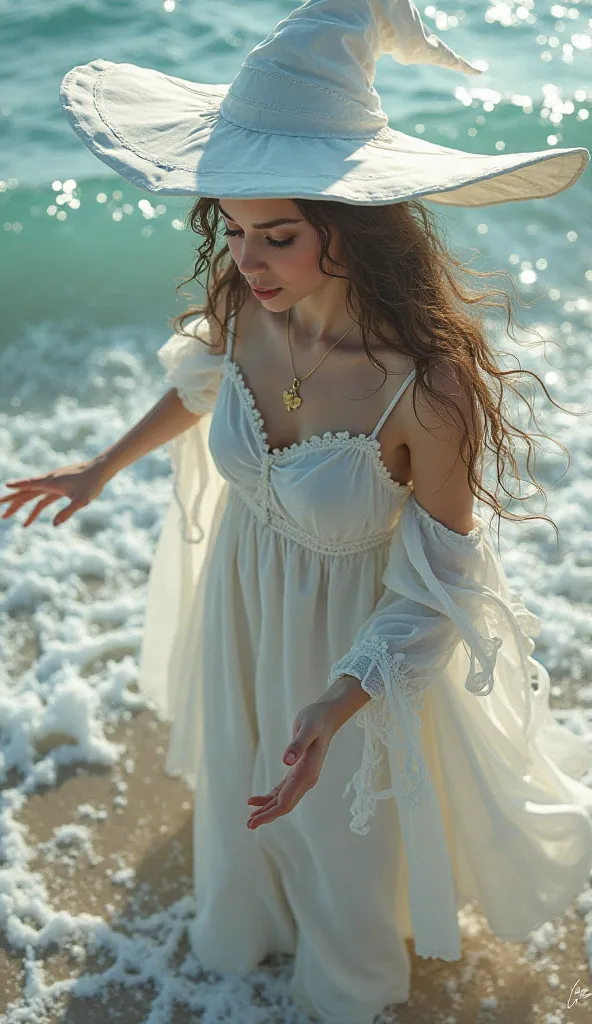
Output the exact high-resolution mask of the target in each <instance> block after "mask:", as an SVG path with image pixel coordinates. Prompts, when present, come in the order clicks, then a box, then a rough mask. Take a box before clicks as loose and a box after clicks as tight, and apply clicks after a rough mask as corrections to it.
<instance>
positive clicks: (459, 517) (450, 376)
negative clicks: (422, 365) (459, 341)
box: [402, 366, 475, 534]
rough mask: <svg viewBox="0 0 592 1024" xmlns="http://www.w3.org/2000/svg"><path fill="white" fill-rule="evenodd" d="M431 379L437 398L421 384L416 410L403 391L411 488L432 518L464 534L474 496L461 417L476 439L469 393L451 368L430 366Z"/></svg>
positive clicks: (470, 522) (404, 424) (467, 526)
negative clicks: (464, 445) (464, 446)
mask: <svg viewBox="0 0 592 1024" xmlns="http://www.w3.org/2000/svg"><path fill="white" fill-rule="evenodd" d="M429 384H430V387H431V388H432V389H433V390H434V391H435V392H436V395H437V396H440V397H435V396H434V395H432V394H428V393H427V392H425V391H424V390H423V388H420V389H419V391H418V395H417V401H416V409H414V408H413V403H412V402H411V399H410V396H408V394H407V392H405V396H404V397H405V398H406V399H407V401H406V403H405V412H404V417H403V423H402V431H403V433H404V436H405V443H406V445H407V447H408V449H409V459H410V463H411V476H412V479H413V489H414V493H415V497H416V499H417V501H418V502H419V504H420V505H421V506H422V507H423V508H424V509H425V510H426V511H427V512H429V514H430V515H431V516H432V517H433V518H434V519H437V520H438V521H439V522H440V523H442V524H443V525H444V526H447V527H448V528H449V529H450V530H453V531H454V532H456V533H461V534H466V533H468V532H469V531H470V530H472V528H473V525H474V522H473V499H474V495H473V491H472V489H471V487H470V484H469V480H468V472H467V465H466V463H465V461H464V458H463V457H462V454H461V452H462V444H463V439H464V436H465V427H464V424H463V417H464V420H465V421H466V424H467V427H468V429H469V431H470V432H471V434H472V435H473V439H475V432H474V430H473V425H472V424H473V420H472V408H471V401H470V396H469V395H468V394H467V393H466V391H465V390H464V388H463V387H462V386H461V382H460V379H459V377H458V376H457V374H456V373H455V371H454V369H450V368H449V367H440V366H438V367H434V368H432V369H431V370H430V374H429ZM408 391H411V389H410V388H409V389H408ZM443 398H444V399H445V401H443V400H442V399H443Z"/></svg>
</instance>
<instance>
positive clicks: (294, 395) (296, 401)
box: [283, 308, 356, 412]
mask: <svg viewBox="0 0 592 1024" xmlns="http://www.w3.org/2000/svg"><path fill="white" fill-rule="evenodd" d="M355 326H356V324H355V321H354V323H353V324H352V325H351V327H348V329H347V331H346V332H345V334H342V335H341V337H340V338H338V339H337V341H336V342H335V345H339V342H340V341H343V339H344V338H345V337H346V335H348V334H349V332H350V331H353V329H354V327H355ZM286 342H287V344H288V354H289V356H290V364H291V366H292V373H293V375H294V382H293V384H292V387H291V388H290V390H289V391H284V393H283V395H284V403H285V405H286V408H287V409H288V411H289V412H293V410H294V409H298V407H299V406H301V405H302V398H301V397H300V395H299V394H298V388H299V387H300V384H301V382H302V381H303V380H306V378H307V377H310V375H311V373H313V372H314V370H316V369H317V367H318V366H320V365H321V363H322V362H323V359H324V358H325V356H328V355H329V352H330V351H331V349H334V348H335V345H331V348H329V349H327V351H326V352H325V355H324V356H322V357H321V359H319V361H318V363H317V365H316V366H313V368H312V370H309V371H308V373H307V374H305V376H304V377H297V376H296V371H295V369H294V363H293V361H292V352H291V350H290V309H289V308H288V315H287V317H286Z"/></svg>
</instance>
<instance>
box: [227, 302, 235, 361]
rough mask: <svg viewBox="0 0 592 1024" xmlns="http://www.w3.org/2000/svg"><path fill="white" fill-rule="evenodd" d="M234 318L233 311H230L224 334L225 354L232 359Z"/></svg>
mask: <svg viewBox="0 0 592 1024" xmlns="http://www.w3.org/2000/svg"><path fill="white" fill-rule="evenodd" d="M235 318H236V314H235V313H231V314H230V316H229V318H228V333H227V336H226V355H227V356H228V358H229V359H232V346H233V344H234V321H235Z"/></svg>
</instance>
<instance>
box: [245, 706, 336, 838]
mask: <svg viewBox="0 0 592 1024" xmlns="http://www.w3.org/2000/svg"><path fill="white" fill-rule="evenodd" d="M334 735H335V719H334V715H333V714H332V712H331V709H330V708H329V706H328V705H326V704H323V703H316V704H307V706H306V707H305V708H303V709H302V711H301V712H300V714H299V715H297V716H296V719H295V720H294V727H293V730H292V742H291V743H290V744H289V746H288V747H287V748H286V752H285V754H284V763H285V764H291V761H290V760H289V757H290V754H292V755H293V756H294V767H293V768H291V769H290V771H289V772H288V774H287V775H286V777H285V778H284V779H282V781H281V782H279V783H278V784H277V786H274V787H273V789H272V790H271V791H270V792H269V793H268V794H267V796H252V797H249V799H248V800H247V803H248V804H253V805H255V807H256V808H258V810H254V811H253V812H252V813H251V815H250V817H249V820H248V822H247V828H250V829H254V828H257V827H258V826H259V825H265V824H267V822H269V821H274V820H275V818H279V817H280V816H281V815H283V814H288V813H289V812H290V811H292V810H293V809H294V807H296V804H297V803H299V802H300V800H301V799H302V797H303V796H304V794H305V793H308V791H309V789H312V787H313V786H314V785H315V784H316V782H317V781H318V779H319V775H320V773H321V767H322V765H323V761H324V760H325V755H326V753H327V750H328V749H329V744H330V742H331V740H332V738H333V736H334Z"/></svg>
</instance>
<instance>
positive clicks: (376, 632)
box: [329, 494, 540, 960]
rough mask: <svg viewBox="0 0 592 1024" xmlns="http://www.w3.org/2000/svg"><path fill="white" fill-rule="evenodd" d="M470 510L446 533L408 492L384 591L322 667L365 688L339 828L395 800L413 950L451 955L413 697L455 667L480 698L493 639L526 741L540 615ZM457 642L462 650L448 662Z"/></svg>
mask: <svg viewBox="0 0 592 1024" xmlns="http://www.w3.org/2000/svg"><path fill="white" fill-rule="evenodd" d="M474 520H475V521H476V524H477V525H476V526H475V527H474V528H473V529H472V530H471V532H470V533H468V534H459V533H456V532H455V531H453V530H450V529H448V527H446V526H444V525H443V524H442V523H440V522H438V521H437V520H435V519H434V518H433V517H432V516H431V515H430V514H429V513H428V512H427V510H426V509H424V508H423V507H422V506H421V505H420V504H419V502H418V501H417V500H416V498H415V495H413V494H411V495H410V496H409V498H408V499H407V501H406V503H405V505H404V507H403V510H402V512H401V514H400V518H399V521H398V523H397V526H396V528H395V530H394V533H393V538H392V541H391V547H390V551H389V557H388V562H387V565H386V568H385V570H384V574H383V580H382V582H383V583H384V593H383V594H382V596H381V598H380V600H379V601H378V603H377V605H376V607H375V609H374V611H373V613H372V615H371V616H370V617H369V618H368V619H367V620H366V622H364V623H363V624H362V626H361V627H360V629H359V630H358V632H357V634H356V636H355V637H354V639H353V645H352V647H351V649H350V650H349V651H347V652H346V653H345V654H344V655H343V656H342V657H341V658H340V659H339V660H338V661H337V662H336V663H335V664H334V665H333V666H332V668H331V670H330V677H329V685H331V684H332V683H333V682H334V681H335V680H336V679H338V678H339V676H341V675H352V676H355V677H356V678H357V679H359V680H360V683H361V685H362V687H363V688H364V690H366V692H367V693H369V694H370V697H371V699H370V700H369V701H367V703H366V704H365V705H364V706H363V707H362V708H361V709H360V710H359V711H358V712H356V714H355V716H354V720H355V722H356V724H357V725H359V726H361V727H362V728H363V729H364V730H365V736H364V747H363V754H362V762H361V765H360V767H359V769H358V771H357V772H356V773H355V775H354V777H353V779H352V780H351V781H350V782H349V784H348V786H347V787H346V790H345V792H344V794H343V796H344V797H346V796H347V794H348V792H349V791H350V789H351V787H352V786H353V788H354V790H355V799H354V801H353V803H352V805H351V813H352V820H351V822H350V829H351V830H352V831H353V832H357V833H359V834H360V835H365V834H366V833H367V832H368V831H369V828H370V826H369V824H368V821H369V819H370V818H371V817H372V815H374V814H375V813H376V806H377V800H381V799H387V798H390V797H394V798H395V799H396V802H397V809H398V814H399V819H400V823H401V830H402V836H403V841H404V843H405V847H406V852H407V862H408V865H409V872H410V886H409V894H410V912H411V918H412V921H413V928H414V935H415V947H416V951H417V952H418V954H419V955H421V956H424V957H429V956H437V957H441V958H443V959H450V960H452V959H458V957H459V956H460V950H459V939H458V927H457V923H456V922H457V908H456V897H457V893H456V891H455V883H454V879H453V874H452V868H451V864H450V860H449V858H448V853H447V843H446V838H445V832H444V825H443V821H442V816H441V810H440V807H439V804H438V798H437V795H436V791H435V789H434V785H433V782H432V779H431V777H430V773H429V771H428V768H427V765H426V762H425V759H424V756H423V747H422V739H421V722H420V717H419V716H420V711H421V710H422V706H423V702H424V695H425V693H426V691H427V689H428V688H430V687H438V686H446V687H450V686H452V685H455V680H456V679H458V675H459V673H460V672H464V673H465V678H464V688H465V690H466V691H468V693H469V694H471V695H474V696H475V697H480V698H484V697H487V696H488V695H489V694H490V693H491V691H492V688H493V686H494V681H495V679H496V661H497V656H498V651H499V649H500V647H501V646H502V644H503V645H504V653H505V661H504V671H505V673H506V674H505V675H504V679H503V685H504V687H505V686H506V685H507V684H508V679H509V674H508V666H511V673H510V674H511V688H512V690H513V691H514V692H513V694H512V697H511V700H512V701H513V702H514V704H515V706H516V708H517V718H518V719H520V721H521V722H523V728H522V732H521V742H522V743H523V745H524V748H526V747H527V746H528V744H529V742H530V738H531V737H530V719H531V688H532V681H533V679H534V678H535V676H536V668H537V663H536V662H535V661H534V659H532V658H531V657H530V655H531V653H532V651H533V649H534V646H535V645H534V640H533V639H532V636H531V635H529V634H532V635H537V634H538V633H539V632H540V622H539V620H538V619H537V618H536V616H534V615H532V614H531V613H530V612H529V611H528V610H527V609H526V608H525V606H524V605H523V604H522V602H521V601H520V599H519V598H518V597H517V596H516V595H515V594H513V593H512V592H511V591H510V589H509V586H508V581H507V579H506V577H505V575H504V572H503V568H502V566H501V563H500V561H499V560H498V558H497V556H496V554H495V552H494V550H493V549H492V547H491V545H490V543H489V540H488V537H487V536H486V533H485V523H484V521H483V520H482V519H481V517H480V516H478V515H476V514H474ZM461 645H463V647H464V650H465V652H466V657H465V658H464V659H462V658H461V659H460V660H458V649H459V648H460V647H461ZM455 655H456V657H455ZM453 657H454V663H453V664H454V671H453V672H451V671H450V664H451V662H452V659H453ZM459 666H460V668H459ZM463 666H464V668H463ZM467 668H468V671H467ZM468 699H470V698H468ZM384 751H386V753H387V755H388V761H389V766H390V782H391V787H390V788H388V789H384V790H380V791H379V790H377V788H376V785H375V780H376V779H377V778H378V771H379V769H380V767H381V763H382V756H383V752H384ZM436 907H437V908H438V909H437V912H436V911H435V908H436Z"/></svg>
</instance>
